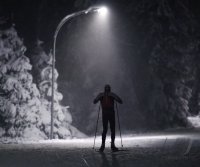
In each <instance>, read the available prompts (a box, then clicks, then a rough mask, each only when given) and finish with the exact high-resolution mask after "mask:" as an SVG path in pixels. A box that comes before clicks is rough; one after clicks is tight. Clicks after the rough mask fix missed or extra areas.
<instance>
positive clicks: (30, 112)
mask: <svg viewBox="0 0 200 167" xmlns="http://www.w3.org/2000/svg"><path fill="white" fill-rule="evenodd" d="M25 51H26V47H25V46H24V44H23V41H22V40H21V39H20V38H19V37H18V35H17V32H16V30H15V28H14V27H11V28H9V29H7V30H3V31H0V120H1V130H3V132H1V136H7V137H11V138H16V137H22V138H32V137H33V138H39V137H40V138H43V139H44V138H46V136H45V134H44V133H43V132H42V131H40V129H39V127H40V125H39V112H40V106H41V105H40V93H39V91H38V89H37V87H36V85H35V84H33V82H32V81H33V78H32V75H31V74H30V73H29V71H30V70H31V68H32V66H31V64H30V62H29V59H28V58H27V57H26V56H25V55H24V53H25Z"/></svg>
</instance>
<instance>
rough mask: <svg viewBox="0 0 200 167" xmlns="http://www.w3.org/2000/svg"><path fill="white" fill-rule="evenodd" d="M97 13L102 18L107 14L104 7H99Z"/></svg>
mask: <svg viewBox="0 0 200 167" xmlns="http://www.w3.org/2000/svg"><path fill="white" fill-rule="evenodd" d="M97 11H98V13H99V14H100V15H102V16H105V15H106V14H107V13H108V9H107V8H106V7H101V8H99V9H98V10H97Z"/></svg>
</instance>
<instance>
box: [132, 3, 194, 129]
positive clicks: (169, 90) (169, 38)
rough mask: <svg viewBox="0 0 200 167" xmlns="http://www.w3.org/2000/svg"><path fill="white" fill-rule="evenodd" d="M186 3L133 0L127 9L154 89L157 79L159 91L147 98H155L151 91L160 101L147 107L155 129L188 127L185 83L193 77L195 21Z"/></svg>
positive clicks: (189, 93)
mask: <svg viewBox="0 0 200 167" xmlns="http://www.w3.org/2000/svg"><path fill="white" fill-rule="evenodd" d="M188 4H189V1H188V0H186V1H181V0H177V1H168V0H161V1H160V0H152V1H148V0H138V1H137V0H136V1H133V2H132V4H131V5H129V7H128V10H129V13H130V14H131V15H132V17H133V21H135V26H137V27H136V28H137V29H138V30H139V31H138V32H139V33H138V34H140V38H141V39H143V41H142V47H141V46H139V48H140V50H141V51H140V52H141V54H146V56H147V57H148V58H149V69H151V70H152V71H151V75H152V76H153V80H152V81H151V82H152V85H154V88H155V87H156V86H155V85H156V84H157V83H155V82H157V80H159V84H158V85H159V86H158V89H159V90H155V91H152V92H151V93H152V94H150V96H149V99H150V101H152V98H154V97H155V94H154V92H156V93H157V94H160V96H159V97H162V98H159V99H157V101H155V103H154V104H155V106H154V107H152V104H151V107H152V110H151V111H150V112H148V113H149V116H151V117H152V119H151V120H150V121H152V122H155V124H157V123H159V122H160V125H159V127H163V128H166V127H176V126H188V125H189V122H188V120H187V115H188V114H189V113H188V102H189V99H190V97H191V88H190V87H189V84H188V83H189V82H190V81H191V79H192V77H193V76H194V75H193V72H192V71H193V69H192V68H193V67H192V65H191V64H192V63H191V62H192V60H193V57H194V55H195V52H196V48H195V47H196V41H197V40H195V38H194V35H193V33H194V26H195V20H194V17H193V15H192V13H191V11H190V10H189V9H188V6H189V5H188ZM177 9H178V10H177ZM144 51H145V52H144ZM155 89H157V88H155ZM152 103H153V102H152ZM153 113H154V114H153ZM153 115H154V116H155V117H153ZM155 127H158V125H155Z"/></svg>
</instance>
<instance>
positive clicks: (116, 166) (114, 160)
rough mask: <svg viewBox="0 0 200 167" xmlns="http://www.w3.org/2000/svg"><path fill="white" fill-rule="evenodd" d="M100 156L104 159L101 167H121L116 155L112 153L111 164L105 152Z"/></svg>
mask: <svg viewBox="0 0 200 167" xmlns="http://www.w3.org/2000/svg"><path fill="white" fill-rule="evenodd" d="M100 155H101V159H102V164H101V167H108V166H114V167H120V165H119V162H118V160H117V157H116V156H117V155H116V154H112V153H111V163H109V160H108V158H107V156H108V155H106V154H105V153H104V152H102V153H100Z"/></svg>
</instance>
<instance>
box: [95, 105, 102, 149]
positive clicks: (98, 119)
mask: <svg viewBox="0 0 200 167" xmlns="http://www.w3.org/2000/svg"><path fill="white" fill-rule="evenodd" d="M100 108H101V107H100V105H99V111H98V116H97V124H96V129H95V135H94V145H93V149H94V147H95V140H96V135H97V127H98V122H99V113H100Z"/></svg>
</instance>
